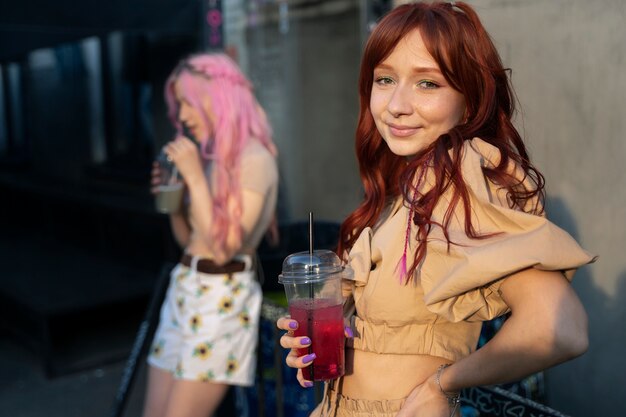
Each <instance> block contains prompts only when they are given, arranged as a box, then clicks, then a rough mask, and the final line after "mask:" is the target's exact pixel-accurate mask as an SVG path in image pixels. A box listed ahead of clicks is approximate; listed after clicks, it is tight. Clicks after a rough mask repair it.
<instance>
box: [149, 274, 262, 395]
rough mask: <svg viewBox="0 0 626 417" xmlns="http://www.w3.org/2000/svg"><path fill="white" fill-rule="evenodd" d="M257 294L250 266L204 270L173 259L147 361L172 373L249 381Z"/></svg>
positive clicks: (256, 323)
mask: <svg viewBox="0 0 626 417" xmlns="http://www.w3.org/2000/svg"><path fill="white" fill-rule="evenodd" d="M262 300H263V294H262V292H261V286H260V285H259V283H258V282H257V280H256V278H255V272H254V270H251V268H250V267H247V268H246V270H244V271H242V272H235V273H231V274H206V273H202V272H197V271H196V270H195V268H194V267H193V266H192V267H186V266H184V265H182V264H178V265H176V267H175V268H174V269H173V270H172V273H171V278H170V285H169V288H168V290H167V294H166V296H165V300H164V301H163V306H162V307H161V317H160V320H159V326H158V328H157V330H156V333H155V336H154V340H153V342H152V348H151V351H150V354H149V356H148V363H149V364H150V365H152V366H155V367H157V368H160V369H163V370H166V371H169V372H171V373H172V374H173V375H174V377H175V378H178V379H186V380H194V381H211V382H216V383H224V384H228V385H241V386H251V385H253V384H254V371H255V366H256V346H257V337H258V328H259V316H260V312H261V303H262Z"/></svg>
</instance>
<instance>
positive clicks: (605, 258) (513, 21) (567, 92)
mask: <svg viewBox="0 0 626 417" xmlns="http://www.w3.org/2000/svg"><path fill="white" fill-rule="evenodd" d="M470 3H471V4H472V5H474V6H475V7H476V8H477V10H478V13H479V15H480V16H481V18H482V20H483V23H484V24H485V26H486V27H487V30H488V31H489V32H490V33H491V35H492V37H493V38H494V41H495V43H496V45H497V47H498V49H499V50H500V53H501V55H502V58H503V60H504V63H505V65H506V66H508V67H510V68H512V69H513V84H514V86H515V89H516V92H517V94H518V97H519V101H520V103H521V112H520V115H521V117H519V118H518V120H517V125H518V126H519V127H520V128H521V129H522V131H523V133H524V135H525V137H526V138H527V142H528V144H529V147H530V151H531V156H532V158H533V160H534V161H535V163H536V164H537V166H538V167H539V168H540V170H541V171H542V172H543V173H544V175H545V176H546V182H547V184H548V206H547V210H548V216H549V217H550V218H551V219H552V220H553V221H554V222H556V223H557V224H559V225H560V226H561V227H563V228H565V229H566V230H568V231H569V232H570V233H571V234H572V235H574V236H575V237H576V238H577V239H578V240H579V242H580V243H581V244H582V245H583V247H585V248H586V249H588V250H589V251H592V252H594V253H597V254H599V255H600V259H599V260H598V261H597V262H596V263H595V264H594V265H592V266H589V267H585V268H582V269H581V270H579V272H578V273H577V274H576V277H575V279H574V283H573V285H574V288H575V289H576V291H577V293H578V294H579V296H580V297H581V299H582V301H583V303H584V305H585V307H586V309H587V312H588V314H589V326H590V335H591V346H590V349H589V351H588V352H587V353H586V354H585V355H584V356H583V357H581V358H578V359H576V360H574V361H572V362H569V363H566V364H563V365H560V366H558V367H556V368H554V369H552V370H549V371H548V372H547V374H546V375H547V381H548V387H547V389H548V395H549V402H550V405H552V406H554V407H555V408H557V409H559V410H561V411H563V412H565V413H567V414H570V415H572V416H576V417H591V416H609V415H623V414H624V411H623V405H622V404H621V400H619V399H622V398H624V396H625V395H626V386H625V385H624V372H626V357H625V355H624V352H625V349H624V345H625V344H626V324H625V323H624V319H626V303H625V302H624V300H625V299H626V256H624V247H625V244H626V226H625V222H624V220H625V219H626V188H625V187H624V184H625V183H626V169H624V159H625V158H626V141H625V140H624V139H623V137H624V134H625V132H626V70H625V68H624V65H625V64H626V2H625V1H624V0H594V1H588V0H549V1H548V0H473V1H470Z"/></svg>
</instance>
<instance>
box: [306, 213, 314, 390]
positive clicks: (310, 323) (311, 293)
mask: <svg viewBox="0 0 626 417" xmlns="http://www.w3.org/2000/svg"><path fill="white" fill-rule="evenodd" d="M309 264H310V265H311V271H310V272H311V274H312V273H313V270H312V268H313V212H312V211H310V212H309ZM309 299H310V300H311V310H309V314H307V333H308V334H309V337H311V336H312V335H313V314H314V313H315V297H314V291H313V282H309ZM311 353H313V345H312V344H311V345H310V346H309V355H310V354H311ZM309 366H310V367H311V380H313V381H315V376H314V375H313V364H311V365H309Z"/></svg>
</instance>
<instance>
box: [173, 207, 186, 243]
mask: <svg viewBox="0 0 626 417" xmlns="http://www.w3.org/2000/svg"><path fill="white" fill-rule="evenodd" d="M170 227H171V229H172V234H173V235H174V239H175V240H176V243H178V246H180V247H181V248H182V249H184V248H186V247H187V245H189V239H190V237H191V226H190V225H189V222H188V221H187V210H185V209H184V208H183V209H182V211H181V212H178V213H172V214H170Z"/></svg>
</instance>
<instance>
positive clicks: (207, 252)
mask: <svg viewBox="0 0 626 417" xmlns="http://www.w3.org/2000/svg"><path fill="white" fill-rule="evenodd" d="M185 252H186V253H188V254H190V255H192V256H198V257H201V258H205V259H215V256H214V255H213V252H212V251H211V249H210V248H209V247H208V246H207V245H206V243H205V242H204V240H203V239H201V238H200V236H198V235H197V234H196V233H192V234H191V236H190V239H189V244H188V245H187V247H186V248H185ZM238 254H240V255H251V256H252V255H254V249H253V248H249V247H245V246H244V247H242V248H241V249H239V251H238Z"/></svg>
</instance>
